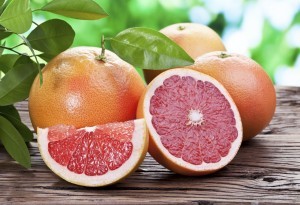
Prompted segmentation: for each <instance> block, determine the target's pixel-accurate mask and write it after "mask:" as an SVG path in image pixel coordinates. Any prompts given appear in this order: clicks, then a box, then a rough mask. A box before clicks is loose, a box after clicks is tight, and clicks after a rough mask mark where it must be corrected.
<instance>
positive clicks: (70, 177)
mask: <svg viewBox="0 0 300 205" xmlns="http://www.w3.org/2000/svg"><path fill="white" fill-rule="evenodd" d="M147 133H148V132H147V130H146V125H145V121H144V119H138V120H131V121H127V122H118V123H110V124H105V125H97V126H94V127H85V128H81V129H76V128H75V127H74V126H68V125H56V126H53V127H49V128H45V129H41V128H38V129H37V135H38V136H37V138H38V145H39V149H40V153H41V155H42V158H43V160H44V162H45V163H46V165H47V166H48V167H49V168H50V169H51V170H52V171H53V172H54V173H55V174H57V175H58V176H60V177H61V178H63V179H65V180H66V181H68V182H70V183H73V184H77V185H82V186H88V187H98V186H106V185H110V184H113V183H116V182H118V181H120V180H121V179H123V178H125V177H127V176H128V175H130V174H131V173H132V172H134V171H135V170H136V169H137V168H138V166H139V165H140V164H141V163H142V161H143V160H144V158H145V156H146V153H147V149H148V134H147Z"/></svg>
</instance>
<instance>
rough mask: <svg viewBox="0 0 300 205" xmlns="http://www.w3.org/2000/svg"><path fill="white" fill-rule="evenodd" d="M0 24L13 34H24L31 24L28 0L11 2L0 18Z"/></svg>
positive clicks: (13, 0)
mask: <svg viewBox="0 0 300 205" xmlns="http://www.w3.org/2000/svg"><path fill="white" fill-rule="evenodd" d="M0 24H1V25H2V26H4V27H6V28H7V29H8V30H10V31H12V32H15V33H24V32H26V31H27V30H29V29H30V27H31V24H32V13H31V9H30V4H29V0H12V1H11V2H10V3H9V4H8V6H7V7H6V8H5V10H4V11H3V13H2V14H1V16H0Z"/></svg>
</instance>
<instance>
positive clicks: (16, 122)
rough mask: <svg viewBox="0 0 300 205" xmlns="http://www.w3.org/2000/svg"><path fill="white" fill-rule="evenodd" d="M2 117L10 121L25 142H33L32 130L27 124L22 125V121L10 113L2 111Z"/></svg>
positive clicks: (0, 113)
mask: <svg viewBox="0 0 300 205" xmlns="http://www.w3.org/2000/svg"><path fill="white" fill-rule="evenodd" d="M1 115H2V116H3V117H5V118H6V119H7V120H9V121H10V123H11V124H12V125H13V126H14V127H15V128H16V129H17V130H18V132H19V133H20V134H21V136H22V138H23V139H24V141H25V142H30V141H32V140H33V133H32V132H31V131H30V129H29V128H28V127H27V126H26V125H25V124H23V123H22V121H21V120H20V119H17V118H15V117H13V116H12V115H10V114H8V113H2V112H1V110H0V116H1Z"/></svg>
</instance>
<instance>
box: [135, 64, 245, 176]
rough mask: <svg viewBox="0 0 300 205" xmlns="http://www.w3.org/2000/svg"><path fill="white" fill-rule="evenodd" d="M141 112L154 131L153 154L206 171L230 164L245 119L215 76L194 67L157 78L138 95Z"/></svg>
mask: <svg viewBox="0 0 300 205" xmlns="http://www.w3.org/2000/svg"><path fill="white" fill-rule="evenodd" d="M138 117H144V118H145V120H146V124H147V126H148V128H149V132H150V144H149V152H150V154H151V155H152V156H153V157H154V158H155V159H156V160H157V161H158V162H159V163H161V164H162V165H164V166H165V167H167V168H169V169H170V170H172V171H174V172H177V173H180V174H185V175H204V174H208V173H212V172H214V171H216V170H218V169H220V168H222V167H224V166H225V165H227V164H228V163H229V162H230V161H231V160H232V159H233V158H234V156H235V155H236V153H237V151H238V149H239V147H240V145H241V142H242V124H241V119H240V116H239V113H238V110H237V108H236V105H235V104H234V102H233V100H232V98H231V97H230V95H229V93H228V92H227V91H226V90H225V88H224V87H223V86H222V85H221V84H220V83H219V82H218V81H216V80H215V79H213V78H211V77H209V76H207V75H205V74H202V73H200V72H197V71H193V70H190V69H182V68H179V69H172V70H168V71H166V72H164V73H162V74H160V75H159V76H158V77H156V78H155V79H154V80H153V81H152V82H151V83H150V84H149V85H148V87H147V90H146V92H145V94H144V96H142V98H141V99H140V103H139V107H138Z"/></svg>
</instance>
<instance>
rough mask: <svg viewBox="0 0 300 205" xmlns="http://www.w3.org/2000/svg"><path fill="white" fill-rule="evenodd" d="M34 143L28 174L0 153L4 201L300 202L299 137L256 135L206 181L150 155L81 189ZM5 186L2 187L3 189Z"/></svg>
mask: <svg viewBox="0 0 300 205" xmlns="http://www.w3.org/2000/svg"><path fill="white" fill-rule="evenodd" d="M36 146H37V145H36V143H32V147H31V149H30V150H31V155H32V168H31V169H30V170H26V169H23V168H21V167H20V166H19V165H17V164H15V163H14V162H12V161H11V160H10V158H9V157H8V156H7V155H6V154H4V153H3V152H4V151H3V149H1V150H0V151H1V152H0V153H1V154H0V162H1V171H0V178H1V185H0V186H1V187H3V188H0V190H1V193H0V198H1V199H2V200H5V202H25V201H24V197H25V198H26V196H29V198H28V199H29V200H30V199H31V196H32V197H34V201H35V202H43V201H44V200H47V199H48V198H51V203H53V204H57V203H59V202H60V201H61V200H64V199H63V198H64V197H68V202H70V203H76V202H80V203H87V204H98V203H99V202H103V203H114V204H115V203H129V204H134V203H177V202H181V203H183V202H190V203H192V202H197V201H211V200H213V201H215V202H218V201H219V202H255V201H260V202H278V203H279V202H280V203H284V202H287V201H288V202H289V203H293V202H300V159H299V156H300V155H299V153H300V135H270V136H263V135H261V136H258V137H257V138H256V139H254V140H252V141H249V142H248V143H245V144H244V145H243V146H242V148H241V150H240V151H239V153H238V155H237V157H236V158H235V159H234V160H233V162H232V163H231V164H230V165H228V166H227V167H226V168H224V169H223V170H221V171H219V172H217V173H215V174H213V175H211V176H208V177H185V176H180V175H177V174H174V173H172V172H170V171H168V170H166V169H165V168H163V167H161V166H160V165H158V164H157V163H156V162H155V161H154V160H153V159H152V158H151V157H150V156H147V158H146V160H145V161H144V163H143V164H142V166H141V169H139V170H138V171H137V172H135V173H134V174H133V175H132V176H130V177H129V178H127V179H125V180H124V181H122V182H121V183H119V184H116V185H114V186H110V187H106V188H85V187H79V186H75V185H72V184H69V183H68V182H65V181H63V180H61V179H60V178H58V177H56V176H55V175H54V174H53V173H52V172H51V171H50V170H49V169H48V168H47V167H46V166H45V165H44V163H43V161H42V160H41V157H40V155H39V152H38V151H37V147H36ZM4 187H5V188H4Z"/></svg>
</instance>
